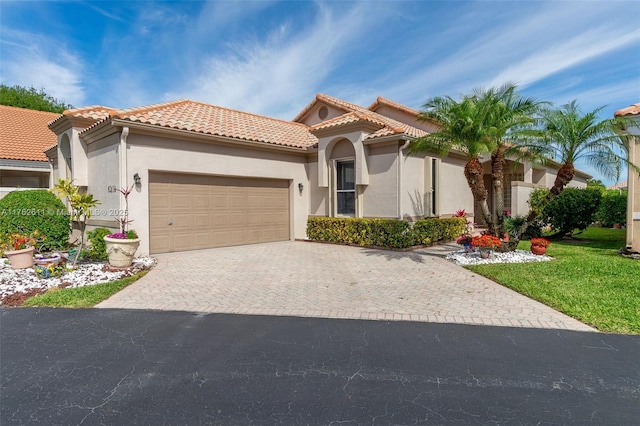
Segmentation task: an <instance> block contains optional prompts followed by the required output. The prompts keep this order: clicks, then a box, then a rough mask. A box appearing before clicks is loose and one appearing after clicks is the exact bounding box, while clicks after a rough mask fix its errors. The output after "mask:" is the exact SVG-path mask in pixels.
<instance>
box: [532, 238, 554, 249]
mask: <svg viewBox="0 0 640 426" xmlns="http://www.w3.org/2000/svg"><path fill="white" fill-rule="evenodd" d="M531 245H532V246H540V247H549V246H550V245H551V241H549V240H547V239H546V238H532V239H531Z"/></svg>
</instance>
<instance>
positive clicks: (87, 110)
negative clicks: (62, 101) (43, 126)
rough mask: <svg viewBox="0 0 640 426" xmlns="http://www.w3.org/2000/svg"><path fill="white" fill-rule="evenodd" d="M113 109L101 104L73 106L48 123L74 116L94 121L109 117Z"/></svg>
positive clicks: (51, 123) (50, 124)
mask: <svg viewBox="0 0 640 426" xmlns="http://www.w3.org/2000/svg"><path fill="white" fill-rule="evenodd" d="M112 111H114V109H113V108H109V107H105V106H101V105H92V106H86V107H82V108H74V109H68V110H65V111H64V112H63V113H62V115H59V116H58V117H56V119H55V120H53V121H51V122H50V123H49V126H50V127H51V126H52V125H53V124H55V123H57V122H58V121H60V120H63V119H64V118H65V117H75V118H86V119H90V120H94V121H100V120H104V119H105V118H107V117H109V113H110V112H112Z"/></svg>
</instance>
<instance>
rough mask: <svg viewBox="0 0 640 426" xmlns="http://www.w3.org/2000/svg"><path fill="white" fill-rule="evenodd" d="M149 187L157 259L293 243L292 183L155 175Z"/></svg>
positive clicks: (166, 174)
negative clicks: (184, 252) (173, 254)
mask: <svg viewBox="0 0 640 426" xmlns="http://www.w3.org/2000/svg"><path fill="white" fill-rule="evenodd" d="M149 181H150V185H149V187H150V188H149V192H150V195H149V197H150V200H149V206H150V215H149V223H150V233H151V237H150V245H151V247H150V251H151V253H162V252H168V251H180V250H193V249H199V248H207V247H222V246H229V245H239V244H251V243H259V242H268V241H281V240H288V239H289V229H290V218H289V182H288V181H286V180H274V179H253V178H235V177H234V178H229V177H219V176H200V175H177V174H170V173H158V172H152V173H151V174H150V178H149ZM169 221H173V225H168V222H169Z"/></svg>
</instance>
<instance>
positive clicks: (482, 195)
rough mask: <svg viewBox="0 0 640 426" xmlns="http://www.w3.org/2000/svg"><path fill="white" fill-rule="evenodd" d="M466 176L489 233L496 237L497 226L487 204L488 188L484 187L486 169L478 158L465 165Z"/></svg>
mask: <svg viewBox="0 0 640 426" xmlns="http://www.w3.org/2000/svg"><path fill="white" fill-rule="evenodd" d="M464 176H465V178H467V184H468V185H469V188H470V189H471V193H472V194H473V199H474V200H475V201H476V202H477V203H478V204H480V209H481V210H482V217H483V219H484V220H485V222H486V223H487V228H489V233H491V234H492V235H495V226H494V223H493V220H492V218H491V211H489V204H488V203H487V196H488V194H487V188H486V187H485V186H484V169H483V168H482V164H481V163H480V161H479V160H478V159H477V158H474V159H473V160H469V161H468V162H467V164H465V165H464Z"/></svg>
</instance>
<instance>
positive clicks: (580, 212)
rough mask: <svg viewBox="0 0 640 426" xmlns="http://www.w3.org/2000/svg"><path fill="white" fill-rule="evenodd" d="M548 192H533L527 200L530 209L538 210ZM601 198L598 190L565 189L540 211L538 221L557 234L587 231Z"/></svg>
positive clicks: (539, 190)
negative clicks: (578, 230) (575, 230)
mask: <svg viewBox="0 0 640 426" xmlns="http://www.w3.org/2000/svg"><path fill="white" fill-rule="evenodd" d="M548 192H549V190H548V189H537V190H535V191H533V193H532V194H531V197H530V199H529V203H530V204H531V206H532V208H537V209H540V207H541V201H542V200H543V199H544V197H546V194H547V193H548ZM601 198H602V193H601V192H600V191H599V190H598V189H593V188H588V189H577V188H567V189H565V190H564V191H562V192H561V193H560V195H558V196H557V197H556V198H554V199H553V200H552V201H551V203H549V204H548V205H547V206H546V207H544V208H543V209H542V214H541V215H540V220H541V221H542V222H544V223H546V224H549V225H551V227H552V228H553V230H554V231H556V232H557V233H559V234H567V233H569V232H571V231H573V230H574V229H576V228H577V229H580V230H584V229H587V226H589V225H590V224H592V223H593V221H594V216H595V213H596V211H597V210H598V207H599V206H600V199H601Z"/></svg>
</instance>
